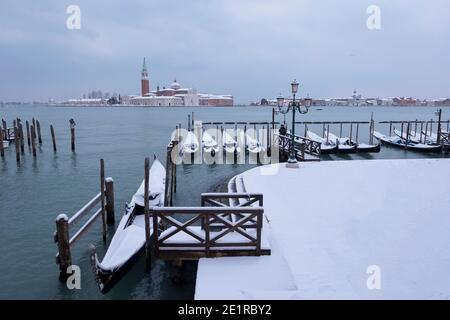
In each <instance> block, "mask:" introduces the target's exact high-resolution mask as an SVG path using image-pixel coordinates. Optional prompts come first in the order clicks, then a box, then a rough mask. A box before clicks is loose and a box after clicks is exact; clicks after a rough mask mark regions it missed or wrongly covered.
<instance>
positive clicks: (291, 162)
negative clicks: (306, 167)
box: [277, 79, 311, 167]
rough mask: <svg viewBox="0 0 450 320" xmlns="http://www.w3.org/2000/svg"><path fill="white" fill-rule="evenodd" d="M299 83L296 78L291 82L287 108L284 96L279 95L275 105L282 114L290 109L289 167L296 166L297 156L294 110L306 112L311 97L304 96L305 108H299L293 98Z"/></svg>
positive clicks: (298, 104) (301, 112)
mask: <svg viewBox="0 0 450 320" xmlns="http://www.w3.org/2000/svg"><path fill="white" fill-rule="evenodd" d="M298 87H299V83H298V82H297V80H295V79H294V81H292V83H291V91H292V101H290V102H289V103H288V106H287V108H283V107H284V98H283V97H282V96H281V95H280V96H279V97H278V98H277V105H278V111H279V112H280V113H282V114H287V113H288V112H289V111H291V110H292V127H291V133H290V135H291V145H290V152H289V159H288V166H290V167H298V164H297V157H296V154H295V146H294V141H295V111H298V112H299V113H300V114H306V113H308V111H309V107H310V106H311V99H310V98H306V99H305V109H302V108H301V105H300V103H299V102H297V101H296V100H295V95H296V94H297V92H298Z"/></svg>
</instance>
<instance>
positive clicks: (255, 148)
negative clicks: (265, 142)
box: [245, 133, 266, 154]
mask: <svg viewBox="0 0 450 320" xmlns="http://www.w3.org/2000/svg"><path fill="white" fill-rule="evenodd" d="M245 144H246V149H247V151H248V152H249V153H254V154H258V153H260V152H264V151H265V150H266V148H264V147H263V146H262V144H261V143H260V142H259V141H258V140H256V139H255V138H253V137H251V136H250V135H249V134H248V133H246V134H245Z"/></svg>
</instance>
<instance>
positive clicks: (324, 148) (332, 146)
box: [306, 130, 338, 154]
mask: <svg viewBox="0 0 450 320" xmlns="http://www.w3.org/2000/svg"><path fill="white" fill-rule="evenodd" d="M306 136H307V138H309V139H311V140H313V141H316V142H320V153H322V154H331V153H336V152H338V145H337V144H336V141H331V140H329V139H326V138H322V137H320V136H319V135H318V134H315V133H314V132H312V131H309V130H308V131H306Z"/></svg>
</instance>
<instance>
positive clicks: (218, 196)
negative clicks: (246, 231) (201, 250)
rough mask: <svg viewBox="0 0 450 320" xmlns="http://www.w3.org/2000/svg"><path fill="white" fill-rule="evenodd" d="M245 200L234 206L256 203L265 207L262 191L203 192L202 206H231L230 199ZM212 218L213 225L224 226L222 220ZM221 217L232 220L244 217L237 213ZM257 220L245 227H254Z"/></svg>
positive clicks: (216, 226) (248, 205) (211, 223)
mask: <svg viewBox="0 0 450 320" xmlns="http://www.w3.org/2000/svg"><path fill="white" fill-rule="evenodd" d="M232 199H235V200H241V199H242V200H244V201H243V202H238V203H237V204H236V205H235V206H233V207H235V208H236V207H250V206H254V205H255V204H256V205H257V206H259V207H263V206H264V203H263V195H262V194H260V193H202V207H206V206H211V207H222V208H224V207H231V205H230V200H232ZM211 218H212V220H211V221H209V224H210V226H211V227H214V228H220V227H221V226H222V224H221V222H220V221H217V219H215V217H211ZM221 218H224V219H228V220H230V221H232V222H236V220H237V219H240V218H242V217H241V216H240V215H237V214H222V215H221ZM254 222H255V221H253V220H252V221H249V222H248V223H246V224H245V225H244V227H245V228H251V227H254ZM204 223H205V222H204V221H202V226H204Z"/></svg>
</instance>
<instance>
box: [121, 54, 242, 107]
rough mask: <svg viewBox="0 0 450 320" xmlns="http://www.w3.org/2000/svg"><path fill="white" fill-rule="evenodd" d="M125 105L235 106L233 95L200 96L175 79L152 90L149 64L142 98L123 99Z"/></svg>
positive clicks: (144, 69) (145, 69) (143, 75)
mask: <svg viewBox="0 0 450 320" xmlns="http://www.w3.org/2000/svg"><path fill="white" fill-rule="evenodd" d="M121 103H122V104H125V105H140V106H153V107H159V106H167V107H170V106H186V107H188V106H233V105H234V98H233V96H232V95H214V94H198V93H197V90H196V89H193V88H185V87H182V86H181V84H180V83H179V82H177V80H176V79H175V80H174V81H173V82H172V84H171V85H170V86H169V87H168V88H166V87H163V88H162V89H161V88H160V87H159V86H157V87H156V90H153V91H151V90H150V78H149V73H148V69H147V64H146V61H145V58H144V63H143V66H142V71H141V96H129V99H127V98H126V99H122V102H121Z"/></svg>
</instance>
